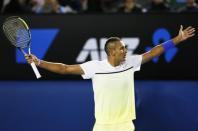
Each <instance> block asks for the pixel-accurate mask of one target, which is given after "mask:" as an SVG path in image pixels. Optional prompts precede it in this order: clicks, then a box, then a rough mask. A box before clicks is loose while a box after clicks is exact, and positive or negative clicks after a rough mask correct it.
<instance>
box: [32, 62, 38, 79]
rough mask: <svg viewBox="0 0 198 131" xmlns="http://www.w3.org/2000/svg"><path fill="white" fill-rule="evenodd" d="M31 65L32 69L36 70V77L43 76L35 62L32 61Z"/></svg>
mask: <svg viewBox="0 0 198 131" xmlns="http://www.w3.org/2000/svg"><path fill="white" fill-rule="evenodd" d="M30 65H31V67H32V69H33V71H34V74H35V75H36V78H37V79H39V78H41V75H40V73H39V71H38V69H37V67H36V65H35V63H34V62H32V63H31V64H30Z"/></svg>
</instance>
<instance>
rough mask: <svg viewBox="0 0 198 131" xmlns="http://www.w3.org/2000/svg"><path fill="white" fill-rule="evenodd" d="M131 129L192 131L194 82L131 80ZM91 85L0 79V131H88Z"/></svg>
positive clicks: (196, 124) (196, 123) (197, 89)
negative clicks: (134, 110)
mask: <svg viewBox="0 0 198 131" xmlns="http://www.w3.org/2000/svg"><path fill="white" fill-rule="evenodd" d="M135 86H136V100H137V101H136V105H137V106H136V108H137V120H136V121H135V125H136V131H197V130H198V120H197V117H198V112H197V111H198V82H197V81H136V84H135ZM93 106H94V100H93V90H92V87H91V82H90V81H51V82H49V81H39V82H36V81H25V82H24V81H1V82H0V131H91V130H92V127H93V124H94V116H93V113H94V108H93Z"/></svg>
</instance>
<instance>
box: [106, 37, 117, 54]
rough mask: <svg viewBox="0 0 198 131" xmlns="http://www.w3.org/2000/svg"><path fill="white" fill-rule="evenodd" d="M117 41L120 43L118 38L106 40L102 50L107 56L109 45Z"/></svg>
mask: <svg viewBox="0 0 198 131" xmlns="http://www.w3.org/2000/svg"><path fill="white" fill-rule="evenodd" d="M118 41H121V39H120V38H119V37H110V38H108V39H107V41H106V43H105V47H104V50H105V52H106V54H107V55H109V51H110V43H114V42H118Z"/></svg>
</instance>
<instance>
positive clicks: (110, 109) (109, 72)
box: [26, 26, 195, 131]
mask: <svg viewBox="0 0 198 131" xmlns="http://www.w3.org/2000/svg"><path fill="white" fill-rule="evenodd" d="M194 35H195V28H193V27H187V28H186V29H184V30H183V26H181V27H180V30H179V33H178V35H177V36H176V37H174V38H173V39H171V40H169V41H166V42H164V43H162V44H160V45H157V46H155V47H154V48H152V49H151V50H150V51H148V52H146V53H144V54H142V55H134V56H127V50H126V48H125V44H124V43H123V42H122V41H121V40H120V38H117V37H111V38H109V39H108V40H107V41H106V44H105V51H106V54H107V59H105V60H102V61H98V60H93V61H88V62H85V63H83V64H79V65H78V64H76V65H66V64H62V63H52V62H47V61H44V60H40V59H38V58H37V57H36V56H34V55H26V60H27V61H28V63H31V62H32V61H34V62H35V63H36V65H37V66H39V67H41V68H44V69H46V70H49V71H52V72H56V73H60V74H76V75H82V77H83V78H84V79H92V84H93V90H94V100H95V118H96V122H95V125H94V128H93V131H134V130H135V127H134V125H133V123H132V120H134V119H136V113H135V99H134V72H135V71H139V70H140V67H141V64H143V63H145V62H148V61H150V60H151V59H152V58H154V57H156V56H159V55H161V54H162V53H163V52H165V51H167V50H169V49H170V48H173V47H175V46H176V45H177V44H178V43H180V42H182V41H184V40H186V39H188V38H191V37H192V36H194Z"/></svg>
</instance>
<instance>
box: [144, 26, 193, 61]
mask: <svg viewBox="0 0 198 131" xmlns="http://www.w3.org/2000/svg"><path fill="white" fill-rule="evenodd" d="M194 35H195V28H193V27H191V26H189V27H187V28H186V29H184V30H183V26H182V25H181V27H180V30H179V33H178V35H177V36H176V37H174V38H173V39H172V40H171V42H172V44H174V46H175V45H177V44H179V43H180V42H182V41H185V40H187V39H189V38H191V37H193V36H194ZM163 44H165V43H162V44H160V45H157V46H155V47H153V48H152V49H151V50H150V51H148V52H145V53H144V54H142V56H143V59H142V64H144V63H146V62H148V61H150V60H152V59H153V58H154V57H156V56H159V55H161V54H162V53H163V52H164V51H165V50H166V49H167V48H166V49H165V48H164V45H163ZM165 46H166V45H165ZM166 47H167V46H166ZM168 48H169V47H168Z"/></svg>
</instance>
